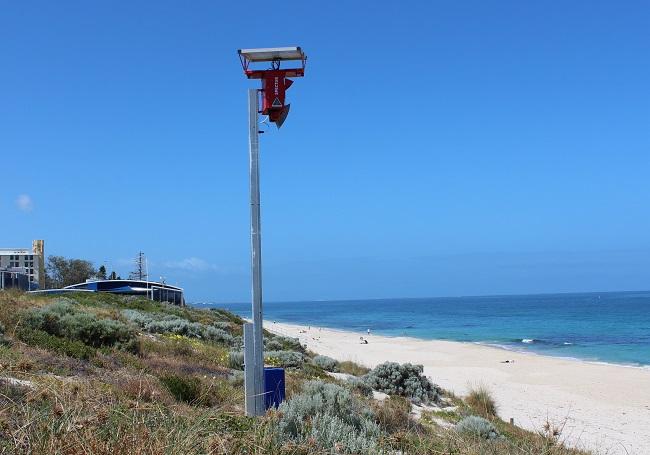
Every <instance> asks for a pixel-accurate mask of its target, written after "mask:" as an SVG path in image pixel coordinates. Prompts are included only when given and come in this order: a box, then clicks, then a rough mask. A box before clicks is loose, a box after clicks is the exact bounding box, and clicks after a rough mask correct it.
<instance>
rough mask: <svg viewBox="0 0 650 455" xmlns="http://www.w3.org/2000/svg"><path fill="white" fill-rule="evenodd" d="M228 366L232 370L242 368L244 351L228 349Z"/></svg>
mask: <svg viewBox="0 0 650 455" xmlns="http://www.w3.org/2000/svg"><path fill="white" fill-rule="evenodd" d="M228 366H229V367H230V368H232V369H233V370H243V369H244V353H243V352H242V351H230V352H229V353H228Z"/></svg>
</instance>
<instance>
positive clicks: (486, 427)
mask: <svg viewBox="0 0 650 455" xmlns="http://www.w3.org/2000/svg"><path fill="white" fill-rule="evenodd" d="M456 431H457V432H459V433H463V434H467V435H472V436H476V437H478V438H481V439H497V438H498V437H499V432H498V431H497V429H496V428H495V427H494V425H492V423H491V422H490V421H489V420H487V419H484V418H483V417H479V416H467V417H465V418H464V419H463V420H461V421H460V422H458V423H457V424H456Z"/></svg>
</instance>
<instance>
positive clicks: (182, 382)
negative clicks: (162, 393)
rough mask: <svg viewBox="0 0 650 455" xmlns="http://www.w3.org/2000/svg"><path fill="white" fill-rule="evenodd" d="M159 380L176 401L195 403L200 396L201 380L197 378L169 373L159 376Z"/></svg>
mask: <svg viewBox="0 0 650 455" xmlns="http://www.w3.org/2000/svg"><path fill="white" fill-rule="evenodd" d="M160 382H162V383H163V385H164V386H165V387H166V388H167V390H169V393H171V394H172V395H173V396H174V398H176V399H177V400H178V401H184V402H185V403H189V404H196V403H198V401H199V398H200V397H201V381H200V380H199V379H198V378H187V377H183V376H178V375H175V374H171V375H167V376H163V377H162V378H160Z"/></svg>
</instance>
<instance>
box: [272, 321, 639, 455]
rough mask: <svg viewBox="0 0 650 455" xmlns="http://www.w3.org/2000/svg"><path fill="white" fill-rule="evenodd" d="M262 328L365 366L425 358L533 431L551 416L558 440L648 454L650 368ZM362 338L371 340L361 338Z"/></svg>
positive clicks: (438, 374)
mask: <svg viewBox="0 0 650 455" xmlns="http://www.w3.org/2000/svg"><path fill="white" fill-rule="evenodd" d="M265 328H267V329H268V330H272V331H273V332H276V333H278V334H282V335H285V336H291V337H297V338H299V339H300V341H301V342H302V343H303V344H306V345H307V348H308V349H310V350H312V351H314V352H317V353H319V354H324V355H328V356H330V357H333V358H335V359H338V360H352V361H355V362H357V363H359V364H362V365H365V366H367V367H373V366H375V365H377V364H379V363H382V362H385V361H395V362H402V363H404V362H411V363H417V364H421V365H423V366H424V373H425V374H426V375H427V376H428V377H429V378H430V379H431V380H432V381H433V382H435V383H437V384H439V385H440V386H442V387H444V388H445V389H447V390H450V391H452V392H454V393H455V394H459V395H464V394H465V393H466V391H467V390H468V388H470V387H471V386H472V385H479V384H480V385H484V386H486V387H487V388H489V389H490V391H491V392H492V394H493V396H494V398H495V399H496V401H497V404H498V406H499V415H500V416H501V417H502V418H503V419H504V420H508V419H510V418H514V420H515V423H516V424H517V425H519V426H521V427H523V428H526V429H529V430H535V431H542V428H543V426H544V424H545V423H546V422H547V421H548V422H550V423H551V424H553V425H555V426H558V427H563V430H562V435H561V439H562V440H564V441H565V442H566V443H567V444H568V445H571V446H573V447H579V448H584V449H590V450H592V451H594V452H595V453H598V454H612V455H618V454H638V455H642V454H650V369H643V368H634V367H626V366H618V365H610V364H599V363H590V362H582V361H576V360H570V359H561V358H555V357H546V356H540V355H535V354H528V353H519V352H512V351H507V350H503V349H499V348H494V347H489V346H480V345H476V344H471V343H460V342H450V341H437V340H433V341H432V340H418V339H414V338H405V337H384V336H379V335H374V334H370V335H367V334H366V333H354V332H346V331H341V330H334V329H325V328H319V327H315V326H311V327H306V326H300V325H294V324H286V323H279V322H275V323H274V322H271V321H266V322H265ZM360 336H363V337H364V338H366V339H368V344H361V343H360V340H359V337H360ZM506 360H508V361H509V363H503V362H505V361H506Z"/></svg>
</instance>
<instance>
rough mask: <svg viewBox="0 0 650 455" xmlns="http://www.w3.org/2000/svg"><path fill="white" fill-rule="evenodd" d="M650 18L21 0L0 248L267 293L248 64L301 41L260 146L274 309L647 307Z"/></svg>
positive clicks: (468, 6) (505, 4)
mask: <svg viewBox="0 0 650 455" xmlns="http://www.w3.org/2000/svg"><path fill="white" fill-rule="evenodd" d="M648 23H650V6H649V5H648V3H647V2H641V1H638V2H635V1H630V2H601V1H575V2H560V1H550V2H521V1H500V2H494V1H460V2H442V1H435V2H408V1H406V2H343V1H331V2H326V3H325V2H320V3H314V2H304V1H303V2H294V1H284V2H279V3H274V4H269V3H268V2H258V3H255V2H248V3H237V2H217V1H196V2H180V1H156V2H154V1H151V2H146V1H142V2H114V1H111V2H109V1H96V2H83V1H76V2H75V1H61V2H45V1H43V2H6V3H5V4H4V5H3V7H2V14H1V15H0V157H1V158H0V162H1V164H0V170H1V172H2V176H3V178H2V181H3V188H2V190H1V191H0V213H2V223H1V224H0V246H1V247H14V246H15V247H21V246H28V245H30V244H31V240H32V239H33V238H43V239H45V240H46V244H45V245H46V252H47V253H49V254H56V255H63V256H68V257H80V258H87V259H90V260H92V261H94V262H95V263H96V264H97V265H99V264H102V263H103V264H106V265H107V267H108V268H109V269H115V270H117V271H118V273H120V274H122V275H126V274H128V271H129V269H130V264H129V261H130V260H131V258H132V257H134V256H135V254H136V253H137V252H138V251H140V250H142V251H144V252H145V253H146V254H147V256H148V258H149V260H150V272H151V275H152V277H158V276H161V275H162V276H165V277H166V278H167V280H168V282H172V283H176V282H177V283H179V284H180V285H182V286H184V287H185V288H186V290H187V294H188V297H189V299H190V300H210V301H215V302H227V301H243V300H247V299H248V298H249V293H250V284H249V238H248V233H249V228H248V222H249V218H248V216H249V215H248V213H249V212H248V186H247V185H248V181H247V173H248V156H247V125H246V122H247V116H246V89H247V88H249V87H254V86H255V84H254V83H253V82H251V81H247V80H246V79H245V78H244V76H243V75H242V73H241V67H240V65H239V60H238V58H237V55H236V50H237V49H238V48H249V47H269V46H285V45H300V46H302V47H303V48H304V49H305V50H306V52H307V54H308V56H309V61H308V66H307V73H306V77H305V78H304V79H299V80H297V81H296V84H294V85H293V87H292V88H291V90H290V91H289V92H288V99H289V101H290V102H291V104H292V110H291V115H290V116H289V118H288V120H287V122H286V123H285V125H284V127H283V128H282V130H281V131H280V132H276V131H272V132H269V133H268V134H265V135H263V137H262V145H261V147H262V165H261V169H262V204H263V219H262V223H263V260H264V266H265V269H264V290H265V297H266V298H267V299H269V300H301V299H340V298H375V297H416V296H441V295H471V294H474V295H476V294H501V293H533V292H569V291H591V290H598V291H606V290H628V289H629V290H631V289H648V288H650V210H649V207H648V201H650V178H649V176H650V128H649V126H650V87H649V82H648V81H650V59H649V58H648V55H650V28H649V27H648Z"/></svg>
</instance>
